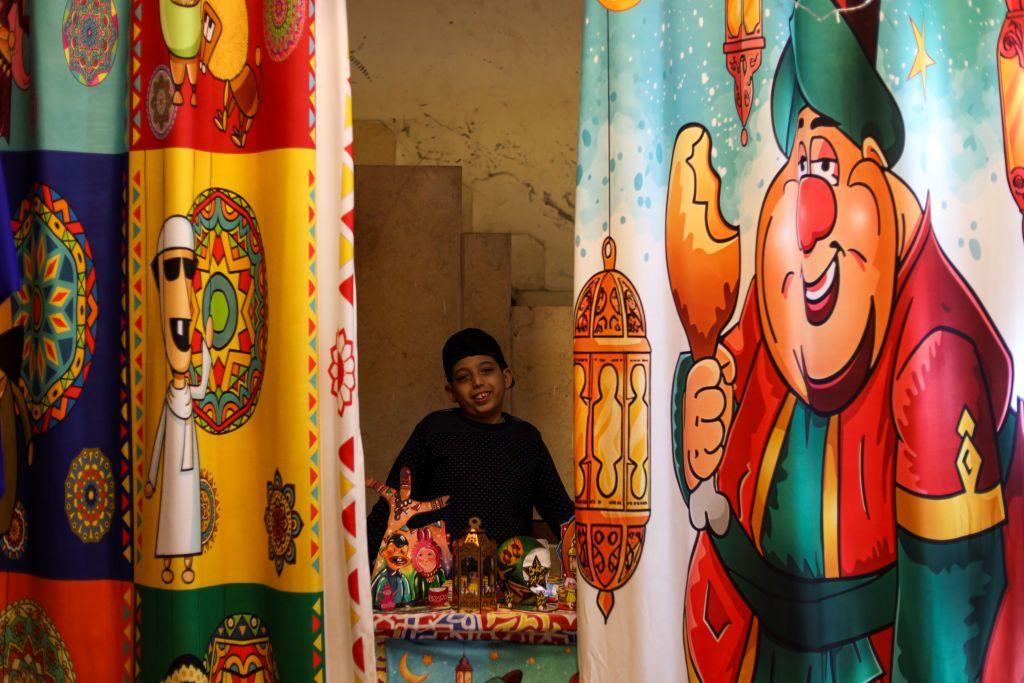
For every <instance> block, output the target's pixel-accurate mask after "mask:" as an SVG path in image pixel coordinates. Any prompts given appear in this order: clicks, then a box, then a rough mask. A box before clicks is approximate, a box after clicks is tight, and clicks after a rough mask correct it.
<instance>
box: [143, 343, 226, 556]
mask: <svg viewBox="0 0 1024 683" xmlns="http://www.w3.org/2000/svg"><path fill="white" fill-rule="evenodd" d="M210 365H211V358H210V349H208V348H207V346H206V343H205V342H204V343H203V371H202V376H201V377H200V379H199V384H196V385H190V384H188V383H187V382H186V384H185V386H184V387H182V388H180V389H178V388H176V387H175V386H174V384H173V383H172V384H168V385H167V398H166V400H165V402H164V409H163V412H162V413H161V414H160V426H159V427H158V428H157V432H156V439H155V440H154V441H153V456H152V457H151V458H150V461H149V483H150V484H152V485H153V486H154V487H156V477H157V469H158V468H159V467H160V459H161V458H160V456H161V453H162V454H163V463H164V465H163V490H162V493H161V496H160V521H159V523H158V525H157V532H156V556H157V557H179V556H182V555H198V554H199V552H200V550H201V549H202V536H201V530H200V519H199V446H198V444H197V442H196V425H195V420H194V419H193V417H192V401H193V399H195V400H198V399H201V398H203V397H204V396H206V384H207V382H208V381H209V379H210Z"/></svg>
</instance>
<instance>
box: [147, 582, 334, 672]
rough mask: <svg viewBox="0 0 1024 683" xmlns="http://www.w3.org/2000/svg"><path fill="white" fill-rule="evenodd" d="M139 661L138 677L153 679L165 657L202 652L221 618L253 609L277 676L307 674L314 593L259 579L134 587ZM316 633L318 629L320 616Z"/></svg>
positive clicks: (164, 669) (167, 659)
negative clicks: (264, 628) (276, 586)
mask: <svg viewBox="0 0 1024 683" xmlns="http://www.w3.org/2000/svg"><path fill="white" fill-rule="evenodd" d="M136 594H137V597H138V600H139V607H138V615H137V616H138V617H140V619H139V622H138V625H139V629H140V631H139V633H140V643H141V647H140V650H141V653H142V655H141V656H142V661H141V667H140V669H139V671H138V675H139V678H140V680H142V681H146V682H148V681H152V682H153V683H159V682H160V681H161V680H163V678H164V676H165V675H167V669H168V667H169V666H170V665H171V662H173V661H174V659H175V658H177V657H179V656H180V655H183V654H186V653H191V654H193V655H195V656H197V657H199V658H200V659H203V658H204V657H205V656H206V647H207V645H208V643H209V642H210V636H211V635H213V633H214V630H215V629H216V628H217V626H219V625H220V623H221V622H222V621H223V620H224V618H225V617H228V616H230V615H232V614H238V613H248V614H255V615H257V616H258V617H260V619H261V620H262V621H263V623H264V624H266V626H267V628H268V629H269V633H270V643H271V647H272V648H273V650H274V659H275V661H276V662H277V670H278V673H280V674H281V675H282V680H295V681H309V680H312V679H313V656H311V653H312V651H313V640H314V638H315V637H316V636H317V635H318V634H315V633H314V632H313V616H314V614H313V605H314V603H315V602H316V601H317V600H322V595H321V594H320V593H290V592H286V591H279V590H274V589H272V588H269V587H267V586H263V585H259V584H227V585H223V586H214V587H211V588H196V589H192V590H164V589H159V588H148V587H145V586H137V587H136ZM318 621H319V622H320V623H321V626H320V630H319V635H320V636H322V634H323V626H322V619H321V618H319V617H318Z"/></svg>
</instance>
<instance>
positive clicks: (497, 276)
mask: <svg viewBox="0 0 1024 683" xmlns="http://www.w3.org/2000/svg"><path fill="white" fill-rule="evenodd" d="M348 9H349V34H350V42H351V56H352V88H353V106H354V113H355V117H356V121H355V158H356V163H357V169H356V237H357V239H356V279H357V287H358V297H359V299H358V303H359V337H360V354H361V355H360V368H359V374H360V383H361V386H360V391H361V411H360V412H361V423H362V431H363V441H364V447H365V451H366V470H367V475H369V476H374V477H377V478H381V479H382V478H384V477H385V476H386V475H387V472H388V469H389V468H390V465H391V463H392V461H393V460H394V458H395V456H396V455H397V453H398V450H399V449H400V448H401V446H402V444H403V443H404V441H405V439H406V438H407V436H408V434H409V432H410V431H411V429H412V427H413V426H414V425H415V424H416V422H417V421H418V420H419V419H420V418H421V417H422V416H423V415H424V414H426V413H427V412H429V411H430V410H435V409H437V408H442V407H446V406H447V405H448V404H447V402H446V398H445V396H444V394H443V391H442V386H443V376H442V374H441V367H440V351H441V344H442V343H443V340H444V339H445V338H446V336H447V335H448V334H450V333H451V332H453V331H455V330H456V329H458V328H459V327H463V326H471V325H472V326H477V327H482V328H484V329H487V330H488V331H490V332H491V333H492V334H494V335H495V337H496V338H497V339H498V341H499V342H500V343H501V344H502V346H503V348H504V349H505V354H506V357H507V358H508V359H509V362H510V363H511V365H512V368H513V371H514V372H515V374H516V378H517V386H516V387H515V389H513V391H512V392H511V393H510V396H509V402H508V409H509V410H510V411H511V412H512V413H514V414H516V415H518V416H519V417H522V418H523V419H526V420H528V421H530V422H532V423H533V424H535V425H536V426H537V427H538V428H539V429H540V430H541V432H542V433H543V434H544V438H545V440H546V441H547V443H548V446H549V448H550V450H551V452H552V455H553V456H554V459H555V462H556V464H557V465H558V468H559V471H560V473H561V475H562V477H563V480H564V481H565V482H566V487H567V489H569V490H570V491H571V482H572V467H571V462H572V452H571V417H572V416H571V413H572V406H571V402H570V384H571V372H570V367H571V350H572V338H571V336H572V308H571V306H572V303H573V302H572V292H571V289H572V258H573V251H572V235H573V212H574V208H575V207H574V194H575V167H576V130H577V100H578V95H579V60H580V36H581V23H582V14H583V5H582V2H579V1H577V0H572V1H563V2H541V1H539V0H531V1H524V2H516V3H492V2H479V1H478V0H476V1H470V0H445V1H443V2H442V1H441V0H421V1H417V2H409V1H408V0H405V1H399V0H349V3H348ZM400 281H401V283H400ZM453 296H454V299H453V298H452V297H453Z"/></svg>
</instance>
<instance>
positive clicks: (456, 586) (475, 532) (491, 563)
mask: <svg viewBox="0 0 1024 683" xmlns="http://www.w3.org/2000/svg"><path fill="white" fill-rule="evenodd" d="M453 554H454V556H455V577H454V580H453V581H452V590H453V592H454V596H453V597H454V605H455V609H457V610H459V611H460V612H477V611H480V612H485V611H487V610H495V609H497V608H498V590H497V569H498V553H497V546H495V544H494V541H492V540H491V539H490V538H488V537H487V534H486V533H484V530H483V528H482V527H481V525H480V518H479V517H471V518H470V520H469V531H468V532H467V533H466V535H465V536H463V537H462V538H460V539H459V540H457V541H455V548H454V550H453Z"/></svg>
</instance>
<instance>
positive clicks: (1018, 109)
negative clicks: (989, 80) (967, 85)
mask: <svg viewBox="0 0 1024 683" xmlns="http://www.w3.org/2000/svg"><path fill="white" fill-rule="evenodd" d="M997 49H998V56H997V58H996V59H997V64H998V71H999V101H1000V103H1001V105H1002V111H1003V149H1004V150H1005V152H1006V180H1007V182H1008V183H1009V184H1010V193H1011V194H1012V195H1013V199H1014V201H1015V202H1017V208H1018V209H1019V210H1020V211H1021V213H1024V133H1022V132H1021V130H1022V128H1024V0H1006V19H1005V20H1004V21H1003V28H1002V29H1001V30H1000V32H999V43H998V48H997Z"/></svg>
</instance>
